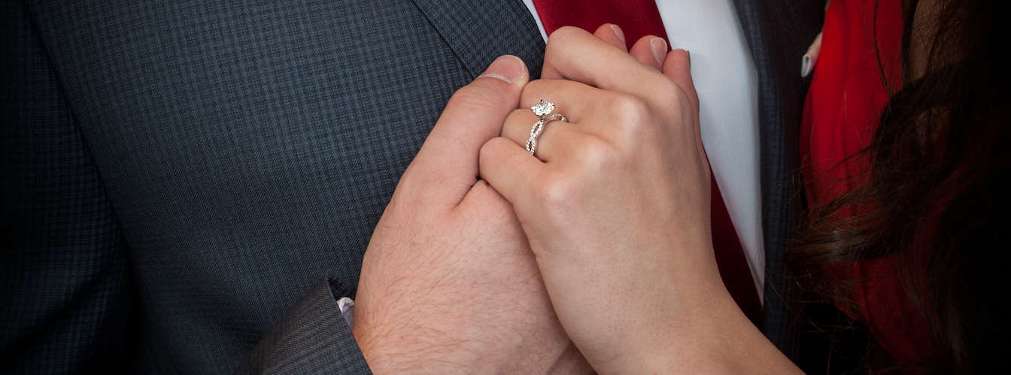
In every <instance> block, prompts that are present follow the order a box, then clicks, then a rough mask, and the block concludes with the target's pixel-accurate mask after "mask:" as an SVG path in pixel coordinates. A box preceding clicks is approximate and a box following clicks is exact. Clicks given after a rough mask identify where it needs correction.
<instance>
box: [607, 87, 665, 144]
mask: <svg viewBox="0 0 1011 375" xmlns="http://www.w3.org/2000/svg"><path fill="white" fill-rule="evenodd" d="M612 108H613V111H614V115H615V116H616V118H617V119H618V120H619V121H620V123H621V126H620V127H619V128H618V129H617V131H618V132H619V134H620V135H619V137H618V138H619V141H620V142H622V144H624V143H626V142H633V143H638V142H639V141H642V140H646V139H649V138H651V137H654V136H656V134H654V133H655V129H656V128H657V126H656V124H655V121H654V119H653V116H652V112H651V111H650V108H649V105H648V104H646V102H645V101H643V100H641V99H639V98H636V97H634V96H630V95H621V96H617V97H615V99H614V101H613V103H612Z"/></svg>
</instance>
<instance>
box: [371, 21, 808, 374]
mask: <svg viewBox="0 0 1011 375" xmlns="http://www.w3.org/2000/svg"><path fill="white" fill-rule="evenodd" d="M656 39H658V38H655V37H645V38H643V39H641V40H640V41H638V42H637V43H636V44H635V45H634V46H633V47H632V49H631V50H630V51H626V50H625V43H624V40H622V36H621V33H620V30H617V29H616V28H615V27H613V26H610V25H605V26H602V27H601V28H600V29H598V30H597V32H596V33H594V34H592V35H591V34H590V33H587V32H585V31H582V30H579V29H575V28H563V29H560V30H558V31H556V32H555V33H553V34H552V36H551V38H550V39H549V41H548V45H547V50H546V54H545V64H544V71H543V73H542V77H543V79H542V80H539V81H533V82H529V83H527V74H526V70H525V69H524V68H523V67H522V64H521V63H520V62H519V61H518V60H516V59H515V58H511V57H503V58H500V59H499V60H496V62H495V63H493V64H492V66H491V67H490V68H489V70H488V71H487V72H486V73H485V75H484V76H483V77H482V78H478V79H477V80H475V82H474V83H472V84H471V85H468V86H467V87H464V88H463V89H461V90H460V91H458V92H457V93H456V94H455V95H454V97H453V99H452V100H451V101H450V103H449V104H448V105H447V107H446V109H445V111H444V112H443V114H442V117H441V118H440V119H439V122H438V123H437V124H436V126H435V128H434V129H433V131H432V133H431V135H430V136H429V138H428V139H427V140H426V142H425V145H424V146H423V147H422V149H421V151H420V152H419V154H418V156H417V157H416V159H415V160H414V162H413V163H412V164H411V166H410V167H409V168H408V170H407V172H405V174H404V176H403V177H402V178H401V181H400V185H399V186H398V187H397V190H396V192H395V193H394V197H393V199H392V201H391V202H390V205H389V206H388V207H387V209H386V212H385V213H384V215H383V218H382V219H381V220H380V223H379V226H378V227H377V229H376V232H375V233H374V234H373V238H372V242H371V243H370V245H369V249H368V251H367V253H366V256H365V262H364V265H363V269H362V278H361V281H360V284H359V294H358V296H357V305H358V309H357V311H356V314H355V315H356V325H355V327H354V330H355V336H356V337H357V339H358V341H359V344H360V345H361V347H362V350H363V352H364V353H365V356H366V359H367V360H368V361H369V364H370V365H371V366H372V367H373V370H375V371H376V372H404V371H407V370H414V371H418V370H423V371H426V372H438V373H445V372H466V373H475V372H476V373H485V372H520V373H544V372H550V371H551V370H553V371H555V372H586V371H588V370H590V369H589V368H587V367H585V365H586V364H585V362H583V359H582V358H583V357H581V356H580V354H579V352H582V355H584V356H585V358H586V360H587V361H589V363H590V364H591V365H592V366H593V369H595V370H596V371H598V372H600V373H673V372H692V373H699V372H703V373H714V372H731V373H735V372H736V373H739V372H749V373H753V372H760V373H761V372H765V371H768V372H770V373H783V372H786V371H795V370H794V369H793V368H792V365H791V364H790V363H789V361H788V360H786V359H785V357H783V356H782V355H781V354H779V352H777V351H776V349H775V348H774V347H773V346H772V345H771V344H770V343H768V341H767V340H765V339H764V337H763V336H762V335H761V333H760V332H758V330H757V329H756V328H755V327H754V326H752V325H751V324H750V322H749V321H748V320H747V318H746V317H745V316H744V314H743V313H741V311H740V310H739V309H738V308H737V306H736V305H735V304H734V302H733V300H732V299H731V297H730V296H729V293H728V292H727V291H726V288H725V287H724V286H723V284H722V281H721V280H720V276H719V272H718V270H717V267H716V262H715V259H714V255H713V250H712V244H711V238H710V236H711V234H710V228H709V199H710V197H709V191H710V187H709V181H710V178H709V175H708V173H709V168H708V165H707V161H706V157H705V154H704V151H703V149H702V142H701V137H700V135H699V126H698V98H697V95H696V94H695V89H694V86H693V84H692V80H691V74H690V67H689V58H688V54H687V53H686V52H685V51H673V52H668V51H667V46H666V44H665V43H663V42H662V41H659V40H656ZM539 99H547V100H550V101H552V102H554V103H556V104H557V105H558V111H559V112H561V113H562V114H564V115H565V116H567V117H568V120H569V121H570V123H561V122H553V123H550V124H549V125H548V126H547V127H546V129H545V130H544V133H543V135H542V136H541V137H540V142H539V146H538V149H537V154H536V157H532V156H531V155H529V154H528V153H527V152H526V151H525V150H524V148H523V145H524V144H525V143H526V141H527V137H528V135H529V132H530V129H531V127H532V125H533V124H534V122H536V121H537V119H536V118H535V116H534V115H533V114H532V113H531V111H530V110H529V109H528V108H529V107H530V106H531V105H533V104H534V103H535V102H537V101H538V100H539ZM517 108H518V109H517ZM500 132H501V136H500V137H497V135H499V134H500ZM479 167H480V168H479ZM478 175H480V177H481V178H482V179H483V180H478V179H477V178H476V176H478ZM485 181H487V184H486V183H485ZM499 194H501V195H499ZM503 197H504V199H503ZM514 212H515V215H514ZM528 239H529V247H528V246H527V243H528V242H527V240H528ZM531 253H532V255H533V257H531ZM542 280H543V283H542ZM549 297H550V300H549ZM552 307H553V309H552ZM556 314H557V317H556ZM559 321H560V324H559ZM562 327H564V331H563V330H562ZM569 338H571V340H572V342H569ZM573 343H574V344H575V346H576V347H578V349H579V352H577V351H575V350H574V348H573V346H572V344H573ZM436 366H437V367H436Z"/></svg>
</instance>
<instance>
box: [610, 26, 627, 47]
mask: <svg viewBox="0 0 1011 375" xmlns="http://www.w3.org/2000/svg"><path fill="white" fill-rule="evenodd" d="M609 26H611V31H612V32H614V37H615V38H618V40H620V41H621V44H625V32H624V31H621V28H620V27H618V25H615V24H613V23H612V24H610V25H609Z"/></svg>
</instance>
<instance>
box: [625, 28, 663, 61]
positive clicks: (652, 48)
mask: <svg viewBox="0 0 1011 375" xmlns="http://www.w3.org/2000/svg"><path fill="white" fill-rule="evenodd" d="M628 54H629V55H632V57H634V58H635V59H636V60H639V62H640V63H642V65H645V66H648V67H651V68H655V69H656V70H660V67H661V66H662V65H663V60H664V58H665V57H666V56H667V41H666V40H663V38H661V37H658V36H652V35H647V36H644V37H642V38H641V39H639V40H638V41H637V42H635V44H634V45H633V46H632V49H631V50H629V52H628Z"/></svg>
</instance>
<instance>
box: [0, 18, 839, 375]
mask: <svg viewBox="0 0 1011 375" xmlns="http://www.w3.org/2000/svg"><path fill="white" fill-rule="evenodd" d="M818 3H819V2H818V1H805V2H798V1H790V0H775V1H762V2H757V1H748V0H737V1H736V5H737V7H738V11H739V13H740V15H741V20H742V22H743V24H744V27H745V30H746V31H747V33H748V41H749V43H750V44H751V47H752V50H753V56H754V58H755V60H756V63H757V66H758V68H759V77H760V85H761V89H760V91H761V98H760V103H761V110H760V113H761V126H762V129H761V137H762V142H763V145H762V149H761V157H762V164H763V170H762V179H763V195H764V197H763V198H764V202H763V206H764V208H763V213H764V220H765V225H764V227H765V228H764V229H765V240H766V249H767V250H768V258H767V259H768V269H767V274H768V278H767V280H768V288H767V291H766V296H767V300H766V308H767V313H766V321H765V327H764V328H765V329H766V332H767V333H768V334H769V335H770V337H772V338H773V340H774V341H776V342H777V343H780V344H785V343H787V340H785V338H784V336H783V325H784V322H785V318H784V310H783V307H782V306H783V303H782V300H781V298H779V296H780V292H781V290H782V289H781V287H782V278H781V277H780V275H782V269H781V268H782V262H781V259H782V249H783V241H784V238H785V236H786V234H787V232H788V229H789V222H790V215H789V212H790V206H789V204H788V202H789V200H790V197H791V195H792V187H791V186H792V185H791V182H790V180H791V177H790V176H791V173H792V169H793V168H794V165H795V164H794V163H795V160H794V158H795V156H794V155H795V150H794V149H795V141H794V139H793V137H795V128H796V126H797V122H798V121H797V120H798V119H799V114H800V112H799V108H800V103H801V94H802V92H803V90H802V82H801V80H800V77H799V61H800V56H801V53H802V52H803V50H804V48H805V47H806V44H807V43H808V42H809V41H810V40H811V38H812V37H813V35H814V34H815V33H816V28H817V25H818V22H819V21H818V18H819V17H818V14H819V13H820V7H821V4H818ZM2 9H3V14H2V16H0V17H2V19H3V21H4V22H3V34H4V40H5V42H8V43H7V44H5V46H4V50H3V51H4V53H3V55H2V57H0V58H2V59H3V64H4V66H3V69H2V70H3V73H2V74H3V75H4V77H5V82H4V88H6V90H4V91H3V96H4V97H3V105H4V109H5V111H4V114H5V116H6V117H5V119H6V120H5V121H4V124H3V125H2V130H0V131H2V133H0V134H2V139H0V147H2V148H0V150H2V153H0V156H2V161H0V163H2V164H0V167H2V168H3V169H2V173H3V181H2V189H3V190H2V194H0V195H2V196H0V199H2V201H0V202H2V208H0V209H2V227H0V245H2V251H3V256H2V264H0V282H2V285H0V288H3V289H2V295H0V296H2V299H0V328H2V329H0V335H2V336H0V345H2V347H0V353H2V354H0V355H2V358H0V372H3V373H7V372H14V373H29V372H45V373H64V372H81V371H85V370H97V369H101V370H115V371H129V372H145V373H181V374H200V373H208V374H210V373H215V374H217V373H228V372H234V371H237V370H241V371H257V372H281V373H284V372H287V373H317V372H318V373H366V372H368V368H367V366H366V364H365V362H364V360H363V358H362V355H361V353H360V352H359V350H358V348H357V346H356V344H355V342H354V340H353V338H352V337H351V336H350V334H349V330H348V328H347V326H346V325H345V324H344V323H343V321H342V320H341V319H340V316H339V314H338V312H337V308H336V302H335V299H334V298H335V297H340V296H353V295H354V294H355V286H356V285H357V280H358V274H359V267H360V263H361V259H362V253H363V251H364V249H365V247H366V245H367V243H368V239H369V236H370V234H371V231H372V228H373V226H374V225H375V223H376V221H377V220H378V218H379V216H380V214H381V213H382V211H383V208H384V206H385V204H386V203H387V200H388V199H389V197H390V194H391V193H392V191H393V188H394V186H395V185H396V182H397V179H398V177H399V176H400V174H401V172H402V171H403V170H404V168H405V167H406V166H407V164H408V162H409V161H410V160H411V159H412V157H413V155H414V153H415V152H416V151H417V149H418V147H419V145H420V143H421V142H422V140H423V139H424V137H425V136H426V134H427V133H428V131H429V129H430V128H431V126H432V124H433V123H434V121H435V119H436V117H437V116H438V114H439V112H440V110H441V108H442V106H443V105H444V103H445V102H446V100H447V99H448V97H449V96H450V94H451V93H452V92H453V91H454V90H455V89H456V88H458V87H460V86H462V85H464V84H466V83H467V82H469V81H470V80H471V79H472V78H474V77H475V76H476V74H477V73H479V72H480V71H481V70H482V69H483V68H484V67H485V66H486V65H487V64H488V63H489V62H490V61H491V60H492V59H494V58H495V57H496V56H498V55H502V54H514V55H517V56H520V57H521V58H522V59H523V60H524V61H526V62H527V64H528V66H529V67H530V69H531V71H533V72H537V71H539V70H540V65H541V54H542V51H543V46H544V45H543V41H542V40H541V37H540V35H539V33H538V31H537V29H536V26H535V23H534V20H533V19H532V18H531V16H530V15H529V13H528V12H527V10H526V9H525V8H524V6H523V5H522V3H521V2H520V1H518V0H515V1H505V0H494V1H491V0H489V1H437V0H384V1H365V0H356V1H348V0H327V1H317V0H300V1H256V0H253V1H216V0H202V1H186V0H180V1H146V0H139V1H121V0H65V1H49V0H25V1H7V2H4V3H3V5H2Z"/></svg>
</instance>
